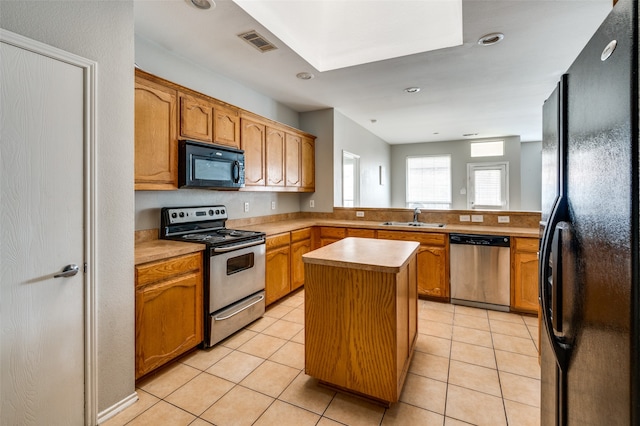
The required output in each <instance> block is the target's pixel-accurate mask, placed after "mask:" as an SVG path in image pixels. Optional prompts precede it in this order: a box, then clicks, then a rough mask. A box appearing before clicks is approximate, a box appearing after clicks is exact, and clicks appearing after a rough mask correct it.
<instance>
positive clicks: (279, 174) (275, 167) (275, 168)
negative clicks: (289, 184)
mask: <svg viewBox="0 0 640 426" xmlns="http://www.w3.org/2000/svg"><path fill="white" fill-rule="evenodd" d="M265 151H266V162H267V167H266V169H267V186H284V151H285V132H284V131H283V130H279V129H274V128H272V127H268V126H267V137H266V141H265Z"/></svg>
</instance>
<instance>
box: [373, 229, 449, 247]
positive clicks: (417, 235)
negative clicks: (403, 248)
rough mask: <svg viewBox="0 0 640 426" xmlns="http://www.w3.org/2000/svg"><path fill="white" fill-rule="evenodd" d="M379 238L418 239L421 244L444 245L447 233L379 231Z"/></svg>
mask: <svg viewBox="0 0 640 426" xmlns="http://www.w3.org/2000/svg"><path fill="white" fill-rule="evenodd" d="M378 238H379V239H383V240H402V241H416V242H419V243H420V244H427V245H437V246H444V245H445V244H446V241H447V235H446V234H437V233H431V232H404V231H380V230H379V231H378Z"/></svg>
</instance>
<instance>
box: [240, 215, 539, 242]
mask: <svg viewBox="0 0 640 426" xmlns="http://www.w3.org/2000/svg"><path fill="white" fill-rule="evenodd" d="M310 226H334V227H341V228H365V229H377V230H385V229H386V230H394V231H407V232H438V233H445V234H450V233H461V234H485V235H505V236H511V237H529V238H539V231H538V229H537V228H518V227H511V226H481V225H465V224H453V225H445V227H444V228H417V227H412V226H389V225H382V222H380V221H366V220H339V219H295V220H284V221H278V222H267V223H261V224H257V225H245V226H238V229H246V230H251V231H262V232H265V233H266V234H267V235H275V234H280V233H283V232H290V231H295V230H296V229H302V228H307V227H310Z"/></svg>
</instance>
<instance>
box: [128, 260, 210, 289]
mask: <svg viewBox="0 0 640 426" xmlns="http://www.w3.org/2000/svg"><path fill="white" fill-rule="evenodd" d="M201 268H202V253H201V252H198V253H193V254H186V255H184V256H177V257H172V258H169V259H166V260H160V261H157V262H151V263H145V264H143V265H140V266H136V286H137V287H142V286H144V285H147V284H150V283H154V282H157V281H160V280H163V279H166V278H169V277H174V276H176V275H182V274H185V273H187V272H192V271H199V270H200V269H201Z"/></svg>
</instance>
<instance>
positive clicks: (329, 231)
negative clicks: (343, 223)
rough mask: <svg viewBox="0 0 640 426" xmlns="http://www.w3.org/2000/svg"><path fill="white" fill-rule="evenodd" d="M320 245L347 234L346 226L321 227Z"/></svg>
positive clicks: (333, 241) (322, 245)
mask: <svg viewBox="0 0 640 426" xmlns="http://www.w3.org/2000/svg"><path fill="white" fill-rule="evenodd" d="M319 234H320V247H324V246H326V245H328V244H331V243H335V242H336V241H340V240H341V239H343V238H345V237H346V236H347V230H346V228H335V227H331V226H321V227H320V232H319Z"/></svg>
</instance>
